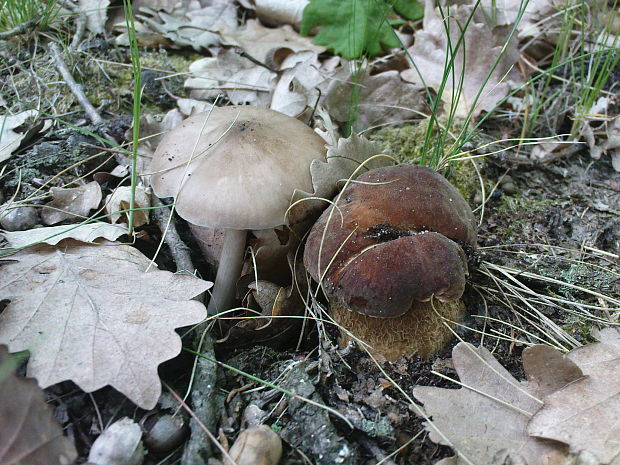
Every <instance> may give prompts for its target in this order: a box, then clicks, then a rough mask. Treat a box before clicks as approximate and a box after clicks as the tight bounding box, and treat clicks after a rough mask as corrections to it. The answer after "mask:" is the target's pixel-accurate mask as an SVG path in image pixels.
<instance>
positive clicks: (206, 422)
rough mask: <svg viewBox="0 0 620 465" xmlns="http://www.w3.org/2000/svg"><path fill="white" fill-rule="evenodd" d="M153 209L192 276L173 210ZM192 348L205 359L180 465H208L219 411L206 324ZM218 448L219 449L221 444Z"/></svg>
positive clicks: (199, 363)
mask: <svg viewBox="0 0 620 465" xmlns="http://www.w3.org/2000/svg"><path fill="white" fill-rule="evenodd" d="M153 205H154V206H157V207H163V208H155V209H154V210H153V219H154V220H155V222H156V223H157V225H158V226H159V229H161V231H162V234H163V236H164V241H165V242H166V244H167V245H168V247H169V248H170V252H171V253H172V258H173V259H174V262H175V264H176V266H177V272H187V273H190V274H192V273H193V271H194V265H193V263H192V259H191V256H190V253H189V247H187V245H185V243H184V242H183V240H182V239H181V237H180V236H179V233H178V232H177V228H176V226H175V224H174V221H173V220H172V218H171V214H170V209H168V208H166V207H164V205H163V204H162V202H161V201H160V200H159V199H158V198H157V197H154V198H153ZM193 345H194V347H195V348H196V352H198V353H199V354H201V355H204V357H196V360H195V365H194V372H193V375H192V380H191V381H190V388H191V392H192V394H191V395H192V408H193V412H190V413H191V415H192V419H191V421H190V429H191V436H190V438H189V441H188V442H187V444H186V446H185V450H184V452H183V457H182V459H181V464H182V465H205V464H206V463H207V460H208V459H209V457H211V456H212V454H213V449H212V448H211V443H210V442H209V438H211V437H212V434H211V433H210V431H215V428H216V426H217V419H216V410H217V408H216V405H215V386H216V384H217V365H216V364H215V363H214V362H212V361H211V360H215V353H214V349H213V338H212V337H211V335H210V334H209V332H208V328H207V325H206V324H202V325H200V326H198V327H197V328H196V329H195V330H194V341H193ZM217 445H218V446H219V443H218V444H217ZM220 447H221V446H220Z"/></svg>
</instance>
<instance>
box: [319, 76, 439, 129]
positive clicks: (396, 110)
mask: <svg viewBox="0 0 620 465" xmlns="http://www.w3.org/2000/svg"><path fill="white" fill-rule="evenodd" d="M353 86H360V92H359V102H360V103H359V107H358V108H359V110H358V111H359V113H358V115H357V119H356V121H355V126H354V129H355V130H363V129H367V128H370V127H372V126H377V125H381V124H383V123H387V122H390V123H394V122H399V121H406V120H410V119H412V118H417V117H419V116H420V114H421V113H424V112H427V111H428V105H427V101H426V97H425V96H424V95H423V94H422V89H423V88H422V87H420V86H416V85H413V84H411V83H408V82H404V81H403V80H402V79H401V78H400V74H399V73H398V71H386V72H383V73H379V74H375V75H372V76H369V75H367V74H366V73H364V78H363V79H361V82H360V80H359V79H355V77H354V75H353V74H351V73H349V74H347V75H346V76H344V77H343V78H342V79H334V80H332V82H331V85H330V86H329V88H328V90H327V96H326V98H325V108H327V111H328V112H329V114H330V115H331V116H332V117H333V118H334V119H336V120H337V121H340V122H345V121H348V120H349V108H350V106H351V92H352V89H353Z"/></svg>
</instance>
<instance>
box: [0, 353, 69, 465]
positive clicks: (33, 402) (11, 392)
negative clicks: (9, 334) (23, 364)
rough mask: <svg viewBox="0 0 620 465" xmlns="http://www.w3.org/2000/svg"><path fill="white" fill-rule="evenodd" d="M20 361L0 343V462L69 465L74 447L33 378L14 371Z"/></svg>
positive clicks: (8, 464) (0, 463) (29, 464)
mask: <svg viewBox="0 0 620 465" xmlns="http://www.w3.org/2000/svg"><path fill="white" fill-rule="evenodd" d="M16 367H17V362H16V361H15V359H14V358H13V357H11V356H9V353H8V351H7V349H6V346H3V345H0V465H18V464H28V465H68V464H70V463H72V462H73V460H75V459H76V458H77V453H76V451H75V447H74V446H73V444H72V443H71V441H69V439H67V438H66V437H64V436H63V434H62V428H61V427H60V425H59V424H58V423H57V422H56V420H55V419H54V416H53V413H52V410H51V408H50V406H49V405H47V404H46V403H45V400H44V396H43V391H41V388H39V387H38V386H37V382H36V381H35V380H34V379H25V378H19V377H17V376H15V374H14V373H13V372H14V370H15V368H16Z"/></svg>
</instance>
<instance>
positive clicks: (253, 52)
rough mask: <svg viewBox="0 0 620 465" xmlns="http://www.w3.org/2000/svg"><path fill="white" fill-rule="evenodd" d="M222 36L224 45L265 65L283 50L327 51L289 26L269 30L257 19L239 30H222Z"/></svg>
mask: <svg viewBox="0 0 620 465" xmlns="http://www.w3.org/2000/svg"><path fill="white" fill-rule="evenodd" d="M220 35H221V36H222V44H224V45H231V46H233V47H239V48H242V49H243V50H244V51H245V52H246V53H247V54H248V55H250V56H251V57H252V58H254V59H255V60H258V61H260V62H261V63H264V64H269V63H268V62H269V61H271V60H272V59H273V58H274V56H275V55H276V53H277V52H279V51H282V50H283V49H288V50H291V51H292V52H295V53H296V52H304V51H311V52H314V53H316V54H317V55H318V54H319V53H322V52H324V51H325V50H326V49H325V47H323V46H320V45H314V44H313V43H312V41H311V40H310V39H309V38H308V37H302V36H300V35H299V34H298V33H297V32H295V30H294V29H293V28H292V27H291V26H289V25H288V24H285V25H284V26H281V27H278V28H269V27H265V26H263V25H262V24H261V23H260V22H259V21H257V20H255V19H249V20H248V22H247V23H246V24H245V26H243V27H241V28H239V29H232V28H222V29H221V30H220Z"/></svg>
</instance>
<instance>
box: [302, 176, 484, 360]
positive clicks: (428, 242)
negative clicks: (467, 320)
mask: <svg viewBox="0 0 620 465" xmlns="http://www.w3.org/2000/svg"><path fill="white" fill-rule="evenodd" d="M476 229H477V228H476V221H475V218H474V215H473V213H472V211H471V208H470V207H469V205H468V204H467V202H466V201H465V199H464V198H463V197H462V196H461V194H459V192H458V191H457V190H456V188H455V187H454V186H452V185H451V184H450V183H449V182H448V181H447V180H446V179H445V178H444V177H442V176H441V175H439V174H438V173H437V172H435V171H433V170H432V169H430V168H427V167H424V166H412V165H397V166H391V167H386V168H378V169H374V170H371V171H368V172H367V173H365V174H363V175H362V176H360V177H359V178H358V179H357V181H353V182H352V183H351V184H350V185H349V186H348V187H347V188H346V189H345V190H344V191H343V192H342V193H341V194H340V195H339V196H338V197H337V198H336V206H335V207H334V206H332V207H330V208H329V209H327V210H326V211H324V212H323V214H322V215H321V217H320V218H319V220H318V221H317V222H316V223H315V225H314V226H313V228H312V230H311V231H310V233H309V235H308V239H307V242H306V248H305V251H304V264H305V266H306V268H307V269H308V272H309V273H310V275H311V276H312V278H314V280H315V281H317V282H319V283H320V284H321V286H322V287H323V290H324V292H325V294H326V296H327V297H328V299H329V304H330V305H329V308H330V312H331V314H332V317H333V318H334V320H335V321H336V322H337V323H339V324H340V325H342V326H343V327H344V328H345V329H347V330H348V331H350V333H351V334H353V335H354V336H355V337H358V338H360V339H361V340H363V341H365V342H366V343H368V344H369V345H370V346H371V347H373V349H374V350H375V351H376V352H378V353H380V354H382V355H383V356H385V358H386V359H388V360H396V359H398V358H399V357H400V356H402V355H411V354H413V353H414V352H417V353H419V354H420V355H421V356H423V357H427V356H429V355H431V354H432V353H434V352H436V351H437V350H438V349H439V348H441V346H442V345H443V343H444V342H445V341H446V340H447V338H448V337H449V335H450V330H449V329H448V327H447V326H446V325H445V324H444V322H443V318H445V319H447V320H452V321H454V320H456V319H458V317H459V315H460V314H462V312H463V311H464V306H463V304H462V303H461V301H460V297H461V296H462V294H463V292H464V289H465V279H466V276H467V273H468V270H467V256H466V254H465V251H464V247H465V248H469V247H472V248H473V247H475V245H476ZM442 317H443V318H442Z"/></svg>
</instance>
